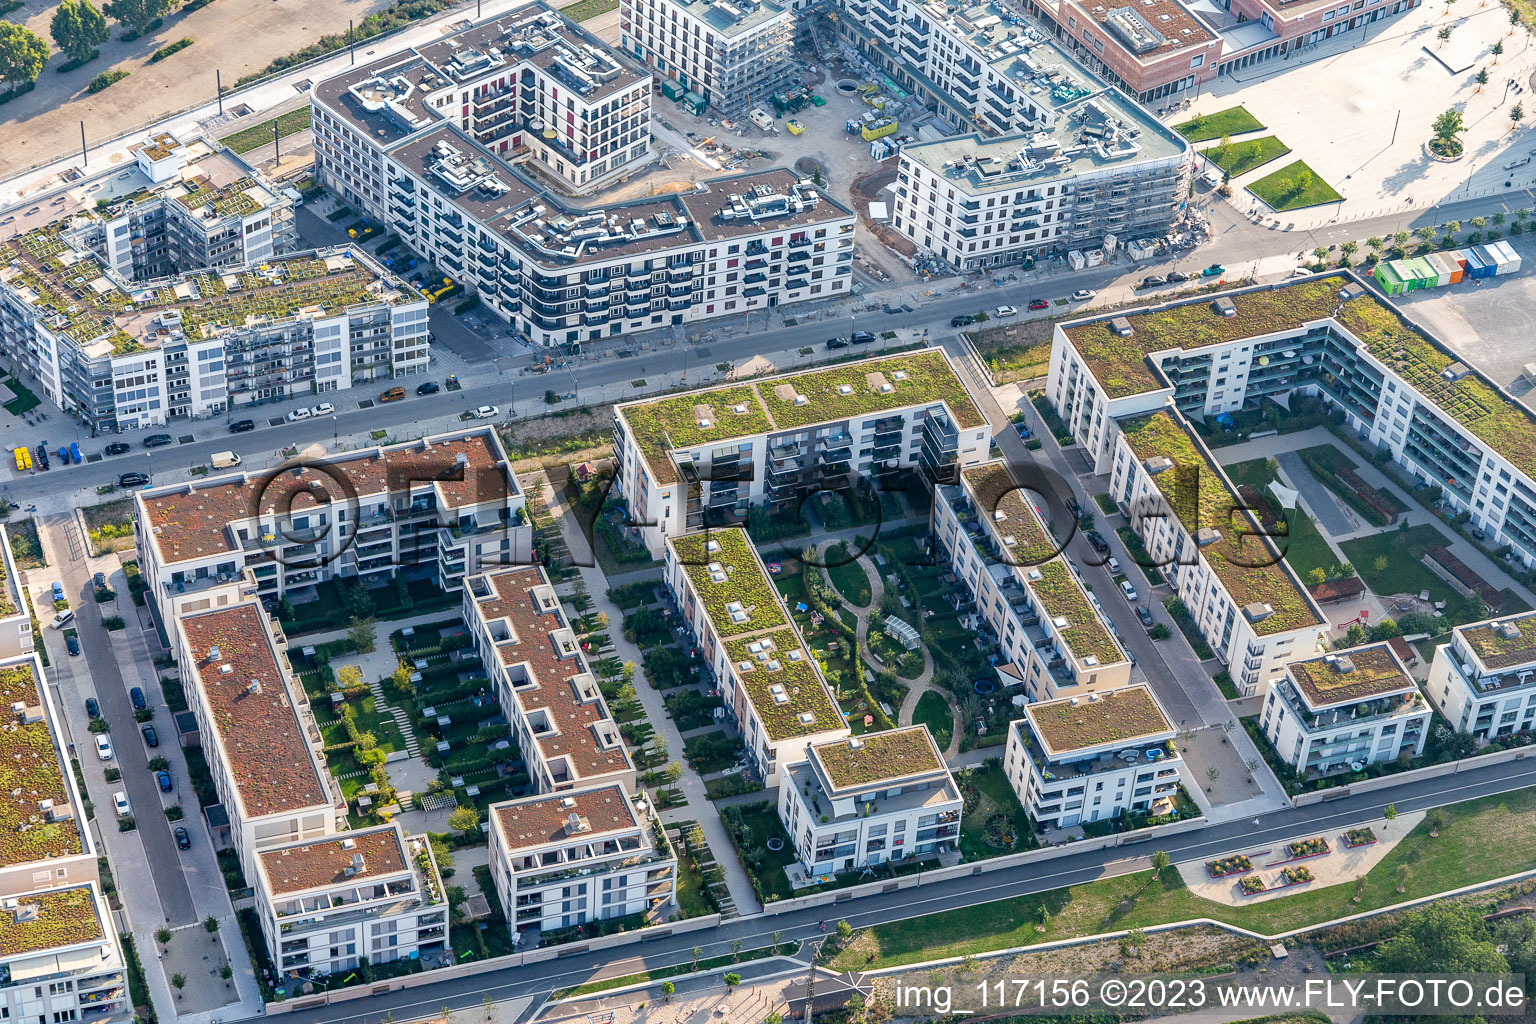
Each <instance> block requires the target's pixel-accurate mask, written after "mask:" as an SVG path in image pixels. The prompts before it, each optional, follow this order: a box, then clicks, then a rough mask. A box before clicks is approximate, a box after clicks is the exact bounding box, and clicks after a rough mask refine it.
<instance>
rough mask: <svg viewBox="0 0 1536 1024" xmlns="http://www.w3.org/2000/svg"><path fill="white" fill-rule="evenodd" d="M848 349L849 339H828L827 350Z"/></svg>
mask: <svg viewBox="0 0 1536 1024" xmlns="http://www.w3.org/2000/svg"><path fill="white" fill-rule="evenodd" d="M847 347H848V339H847V338H828V339H827V348H847Z"/></svg>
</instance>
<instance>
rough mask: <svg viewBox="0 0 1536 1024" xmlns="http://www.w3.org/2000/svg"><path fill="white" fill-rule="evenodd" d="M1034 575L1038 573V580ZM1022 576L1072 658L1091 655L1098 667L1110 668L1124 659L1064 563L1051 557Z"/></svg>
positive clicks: (1079, 658)
mask: <svg viewBox="0 0 1536 1024" xmlns="http://www.w3.org/2000/svg"><path fill="white" fill-rule="evenodd" d="M1035 573H1039V578H1038V579H1036V578H1035V576H1034V574H1035ZM1024 576H1025V579H1026V581H1027V582H1028V583H1029V588H1030V589H1031V590H1033V591H1034V592H1035V594H1036V595H1037V596H1038V597H1039V598H1040V603H1041V604H1042V605H1044V606H1045V611H1046V614H1047V615H1049V616H1050V617H1051V619H1052V620H1053V625H1052V628H1053V629H1055V630H1056V632H1057V633H1059V634H1060V636H1061V639H1062V641H1063V642H1065V643H1066V645H1067V647H1068V648H1069V649H1070V650H1071V652H1072V654H1073V656H1074V657H1076V658H1077V659H1078V660H1079V661H1081V660H1083V659H1085V658H1087V657H1089V656H1090V655H1091V656H1092V657H1095V658H1097V659H1098V660H1099V664H1100V665H1113V664H1114V663H1115V662H1117V661H1124V660H1125V655H1124V654H1122V653H1121V652H1120V645H1119V644H1117V643H1115V638H1114V637H1112V636H1110V635H1109V630H1107V629H1105V628H1104V623H1103V622H1102V621H1100V619H1099V617H1098V615H1097V614H1095V613H1094V610H1093V605H1091V604H1089V603H1088V595H1087V594H1086V593H1084V592H1083V588H1082V587H1081V586H1080V585H1079V584H1078V582H1077V578H1076V577H1075V576H1073V575H1072V570H1070V569H1068V568H1067V563H1066V562H1064V561H1062V560H1061V559H1060V558H1055V559H1052V560H1051V561H1049V562H1046V563H1045V564H1044V565H1037V566H1033V567H1032V568H1030V569H1026V570H1025V571H1024ZM1058 618H1065V619H1066V620H1067V625H1066V626H1065V627H1061V626H1056V625H1054V620H1055V619H1058Z"/></svg>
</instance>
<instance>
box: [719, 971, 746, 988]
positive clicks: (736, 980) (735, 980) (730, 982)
mask: <svg viewBox="0 0 1536 1024" xmlns="http://www.w3.org/2000/svg"><path fill="white" fill-rule="evenodd" d="M720 980H721V981H723V982H725V987H726V988H727V989H733V988H735V987H736V986H737V985H740V984H741V975H739V974H737V973H736V972H735V971H732V972H731V973H730V974H727V975H726V976H725V977H723V978H721V979H720Z"/></svg>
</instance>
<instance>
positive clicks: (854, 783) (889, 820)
mask: <svg viewBox="0 0 1536 1024" xmlns="http://www.w3.org/2000/svg"><path fill="white" fill-rule="evenodd" d="M807 754H808V755H809V756H808V757H807V758H806V759H805V760H804V761H801V762H800V763H799V764H795V765H791V766H790V767H789V768H788V769H787V770H786V772H785V774H784V781H783V783H782V784H781V785H780V786H779V818H780V820H781V821H783V822H784V828H785V830H786V831H787V832H788V833H789V835H790V838H791V839H792V841H793V842H794V845H795V853H796V854H797V855H798V856H799V859H800V864H801V866H802V868H803V869H804V870H805V873H806V874H807V875H808V876H817V875H830V874H840V873H842V872H845V871H862V870H863V869H864V868H866V867H870V866H873V865H877V864H884V863H887V862H890V863H896V862H900V861H906V860H921V859H923V858H927V857H936V856H938V855H939V854H941V853H946V852H948V851H950V850H953V849H955V848H956V847H957V844H958V842H959V836H960V817H961V814H962V813H963V811H964V801H962V800H961V798H960V788H959V786H957V785H956V784H955V780H954V778H953V777H952V776H951V775H950V772H949V767H948V765H946V764H945V763H944V755H943V754H942V753H940V751H939V748H938V747H937V746H935V745H934V742H933V737H932V736H930V735H929V733H928V727H927V726H926V725H915V726H908V727H906V728H903V729H889V730H886V731H884V732H873V733H865V734H864V735H862V736H847V737H844V738H842V739H835V740H827V741H824V742H819V743H813V744H811V745H810V746H809V747H808V748H807Z"/></svg>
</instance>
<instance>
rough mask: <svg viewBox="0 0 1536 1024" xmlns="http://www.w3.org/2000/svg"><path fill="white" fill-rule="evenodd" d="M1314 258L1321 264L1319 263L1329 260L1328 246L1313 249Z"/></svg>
mask: <svg viewBox="0 0 1536 1024" xmlns="http://www.w3.org/2000/svg"><path fill="white" fill-rule="evenodd" d="M1312 258H1313V259H1315V260H1317V262H1319V263H1322V262H1324V261H1325V260H1327V259H1328V247H1327V246H1326V245H1320V246H1318V247H1317V248H1315V249H1313V250H1312Z"/></svg>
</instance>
